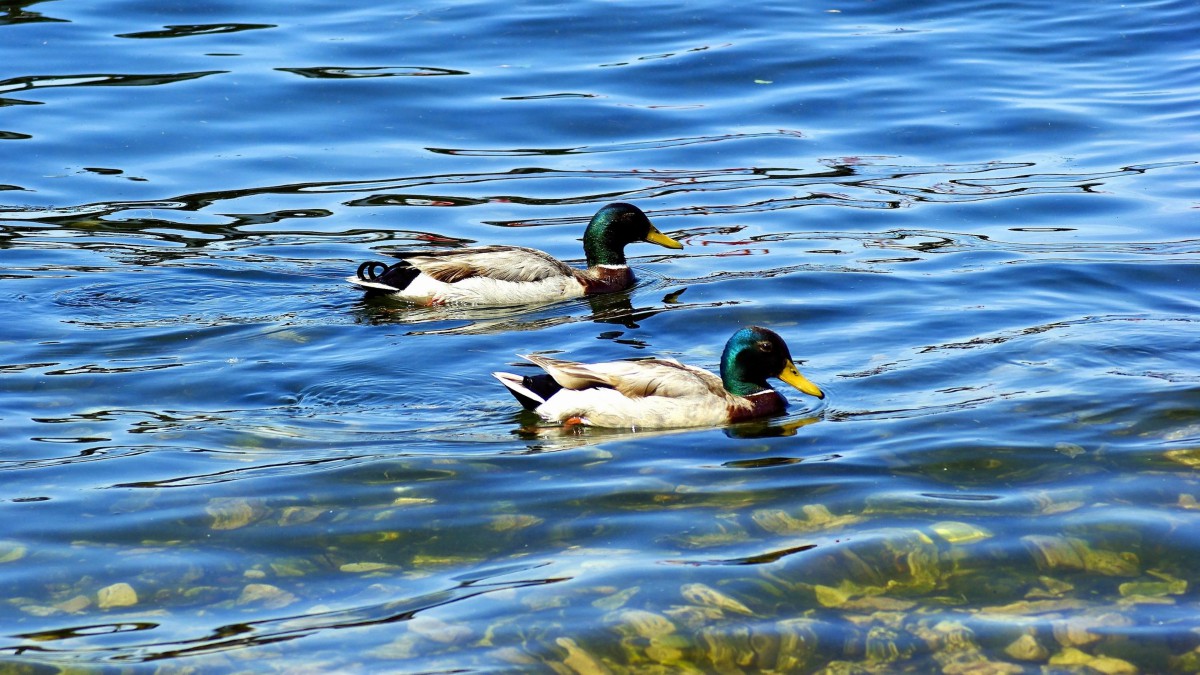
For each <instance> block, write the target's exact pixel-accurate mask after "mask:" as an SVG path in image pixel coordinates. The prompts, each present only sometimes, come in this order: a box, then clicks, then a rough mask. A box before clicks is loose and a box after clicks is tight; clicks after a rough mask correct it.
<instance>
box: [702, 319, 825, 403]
mask: <svg viewBox="0 0 1200 675" xmlns="http://www.w3.org/2000/svg"><path fill="white" fill-rule="evenodd" d="M768 377H777V378H779V379H781V380H783V381H784V382H787V383H788V384H790V385H792V386H793V387H795V388H797V389H799V390H800V391H802V392H804V393H805V394H808V395H810V396H816V397H817V398H825V392H823V391H821V388H820V387H818V386H817V385H815V384H813V383H812V382H809V381H808V379H807V378H805V377H804V376H803V375H801V374H800V371H798V370H796V364H795V363H792V355H791V352H789V351H788V347H787V345H786V344H784V342H783V338H781V337H779V336H778V335H776V334H775V332H774V331H771V330H767V329H766V328H760V327H758V326H750V327H749V328H743V329H741V330H739V331H738V332H736V333H734V334H733V337H731V338H729V342H726V343H725V353H724V354H722V355H721V380H722V381H723V382H724V383H725V389H727V390H728V391H729V392H730V393H732V394H737V395H738V396H749V395H751V394H757V393H758V392H760V391H765V390H767V389H770V388H771V387H770V385H768V384H767V378H768Z"/></svg>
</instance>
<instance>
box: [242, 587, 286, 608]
mask: <svg viewBox="0 0 1200 675" xmlns="http://www.w3.org/2000/svg"><path fill="white" fill-rule="evenodd" d="M293 602H296V596H294V595H292V594H291V593H288V592H287V591H285V590H283V589H282V588H279V587H277V586H272V585H271V584H246V587H245V588H243V589H242V594H241V595H240V596H239V597H238V599H237V604H239V605H248V604H250V603H261V604H262V605H263V606H264V607H266V608H268V609H279V608H281V607H287V606H288V605H290V604H292V603H293Z"/></svg>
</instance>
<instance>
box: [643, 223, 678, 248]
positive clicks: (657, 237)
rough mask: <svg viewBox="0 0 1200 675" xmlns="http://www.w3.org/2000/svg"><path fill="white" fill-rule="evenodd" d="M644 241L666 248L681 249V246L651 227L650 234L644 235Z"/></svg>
mask: <svg viewBox="0 0 1200 675" xmlns="http://www.w3.org/2000/svg"><path fill="white" fill-rule="evenodd" d="M646 241H648V242H650V243H651V244H658V245H659V246H666V247H667V248H683V244H681V243H679V242H677V241H675V240H674V239H672V238H670V237H668V236H667V235H665V234H663V233H662V232H659V231H658V230H657V229H655V227H654V226H653V225H651V226H650V234H648V235H646Z"/></svg>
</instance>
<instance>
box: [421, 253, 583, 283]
mask: <svg viewBox="0 0 1200 675" xmlns="http://www.w3.org/2000/svg"><path fill="white" fill-rule="evenodd" d="M404 259H405V260H406V261H408V263H409V264H410V265H412V266H413V267H416V268H417V269H419V270H421V271H422V272H424V273H425V274H428V275H429V276H431V277H433V278H434V279H437V280H438V281H441V282H444V283H448V284H452V283H454V282H456V281H462V280H463V279H469V278H471V277H487V278H489V279H496V280H497V281H514V282H521V281H541V280H543V279H547V278H549V277H554V276H573V275H574V274H575V270H574V269H573V268H572V267H571V266H570V265H567V264H566V263H563V262H561V261H558V260H555V259H554V258H552V257H551V256H550V255H548V254H546V253H543V252H542V251H538V250H535V249H532V248H524V247H521V246H482V247H478V248H467V249H459V250H451V251H434V252H429V253H420V254H414V255H405V256H404Z"/></svg>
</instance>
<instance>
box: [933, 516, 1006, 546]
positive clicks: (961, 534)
mask: <svg viewBox="0 0 1200 675" xmlns="http://www.w3.org/2000/svg"><path fill="white" fill-rule="evenodd" d="M931 527H932V529H933V531H934V532H935V533H936V534H937V536H939V537H941V538H942V539H945V540H946V541H947V542H949V543H951V544H972V543H975V542H977V541H983V540H984V539H990V538H991V537H992V533H991V532H988V531H987V530H985V529H983V528H982V527H976V526H974V525H968V524H967V523H960V522H957V521H953V520H944V521H942V522H940V523H934V524H933V525H932V526H931Z"/></svg>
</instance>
